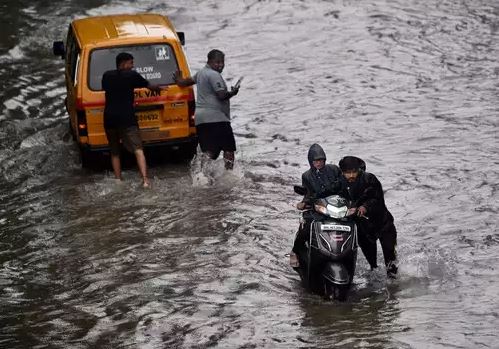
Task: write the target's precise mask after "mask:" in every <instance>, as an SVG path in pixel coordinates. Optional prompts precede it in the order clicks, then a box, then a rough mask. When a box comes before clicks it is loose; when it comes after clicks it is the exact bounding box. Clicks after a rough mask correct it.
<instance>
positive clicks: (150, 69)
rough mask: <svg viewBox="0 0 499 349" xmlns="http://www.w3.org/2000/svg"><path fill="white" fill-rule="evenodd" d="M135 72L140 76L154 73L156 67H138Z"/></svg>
mask: <svg viewBox="0 0 499 349" xmlns="http://www.w3.org/2000/svg"><path fill="white" fill-rule="evenodd" d="M135 71H136V72H137V73H140V74H145V73H152V72H153V71H154V67H137V68H135Z"/></svg>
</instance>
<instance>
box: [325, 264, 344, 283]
mask: <svg viewBox="0 0 499 349" xmlns="http://www.w3.org/2000/svg"><path fill="white" fill-rule="evenodd" d="M322 277H323V278H324V279H326V280H328V281H329V282H332V283H334V284H337V285H348V284H349V283H350V275H349V273H348V270H347V268H346V267H345V266H344V265H343V264H340V263H334V262H328V263H326V265H325V266H324V269H323V270H322Z"/></svg>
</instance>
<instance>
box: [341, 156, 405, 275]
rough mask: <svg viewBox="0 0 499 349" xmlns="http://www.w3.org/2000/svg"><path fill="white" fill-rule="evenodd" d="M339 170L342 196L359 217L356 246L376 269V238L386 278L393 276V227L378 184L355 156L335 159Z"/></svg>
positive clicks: (372, 267) (395, 269)
mask: <svg viewBox="0 0 499 349" xmlns="http://www.w3.org/2000/svg"><path fill="white" fill-rule="evenodd" d="M339 167H340V169H341V171H342V172H343V180H344V186H343V192H342V196H344V197H345V198H346V199H348V200H350V203H351V207H356V208H357V215H358V216H359V217H367V218H368V219H359V221H358V228H359V235H358V236H359V246H360V248H361V249H362V252H363V253H364V256H365V257H366V259H367V261H368V262H369V265H370V266H371V269H374V268H377V266H378V264H377V261H376V240H377V239H378V238H379V241H380V243H381V248H382V250H383V256H384V259H385V266H386V272H387V275H388V277H391V278H395V277H396V275H397V271H398V268H397V265H396V258H397V253H396V251H395V247H396V245H397V230H396V229H395V225H394V223H393V216H392V214H391V213H390V211H388V209H387V208H386V205H385V198H384V194H383V188H382V187H381V183H380V182H379V180H378V179H377V178H376V176H375V175H373V174H372V173H368V172H365V168H366V164H365V162H364V161H363V160H362V159H359V158H358V157H355V156H345V157H344V158H343V159H341V160H340V162H339Z"/></svg>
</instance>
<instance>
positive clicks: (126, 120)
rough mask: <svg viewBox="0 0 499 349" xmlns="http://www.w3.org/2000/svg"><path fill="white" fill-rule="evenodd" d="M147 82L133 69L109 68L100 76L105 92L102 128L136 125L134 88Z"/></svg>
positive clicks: (146, 84)
mask: <svg viewBox="0 0 499 349" xmlns="http://www.w3.org/2000/svg"><path fill="white" fill-rule="evenodd" d="M148 85H149V82H148V81H147V80H146V79H144V78H143V77H142V75H140V74H139V73H137V72H136V71H134V70H109V71H107V72H105V73H104V75H103V76H102V89H103V90H104V91H105V92H106V106H105V108H104V128H127V127H130V126H138V123H137V118H136V117H135V111H134V107H133V102H134V93H133V90H134V89H135V88H140V87H147V86H148Z"/></svg>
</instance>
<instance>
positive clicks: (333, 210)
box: [327, 205, 348, 218]
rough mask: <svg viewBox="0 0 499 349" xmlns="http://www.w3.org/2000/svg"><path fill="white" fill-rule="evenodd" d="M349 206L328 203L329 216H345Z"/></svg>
mask: <svg viewBox="0 0 499 349" xmlns="http://www.w3.org/2000/svg"><path fill="white" fill-rule="evenodd" d="M347 211H348V208H347V207H346V206H341V207H336V206H333V205H327V212H328V216H331V217H333V218H343V217H345V216H346V215H347Z"/></svg>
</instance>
